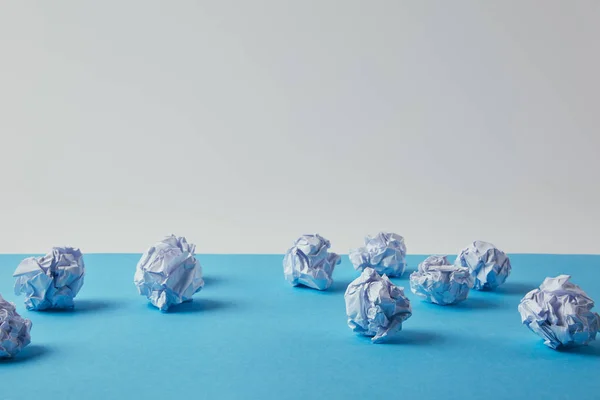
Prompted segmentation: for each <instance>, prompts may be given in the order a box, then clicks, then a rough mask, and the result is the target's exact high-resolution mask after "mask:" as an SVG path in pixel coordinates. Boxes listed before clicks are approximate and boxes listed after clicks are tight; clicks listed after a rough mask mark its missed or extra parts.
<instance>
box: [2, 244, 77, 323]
mask: <svg viewBox="0 0 600 400" xmlns="http://www.w3.org/2000/svg"><path fill="white" fill-rule="evenodd" d="M84 275H85V264H84V263H83V255H82V254H81V251H80V250H79V249H78V248H75V247H53V248H52V251H50V252H49V253H48V254H46V255H45V256H43V257H28V258H26V259H24V260H23V261H21V263H20V264H19V266H18V267H17V269H16V270H15V272H14V274H13V276H14V277H15V278H16V281H15V294H16V295H20V294H24V295H25V306H26V307H27V309H28V310H38V311H41V310H47V309H51V308H73V305H74V304H73V299H74V298H75V296H77V293H79V290H80V289H81V287H82V286H83V277H84Z"/></svg>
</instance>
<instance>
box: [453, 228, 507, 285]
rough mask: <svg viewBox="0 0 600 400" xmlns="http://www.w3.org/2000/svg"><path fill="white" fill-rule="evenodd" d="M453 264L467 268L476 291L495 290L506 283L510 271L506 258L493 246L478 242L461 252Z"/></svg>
mask: <svg viewBox="0 0 600 400" xmlns="http://www.w3.org/2000/svg"><path fill="white" fill-rule="evenodd" d="M455 264H456V265H460V266H461V267H467V268H469V272H470V273H471V276H472V277H473V279H474V286H473V288H474V289H476V290H494V289H496V288H497V287H498V286H500V285H502V284H503V283H504V282H505V281H506V278H507V277H508V275H510V271H511V266H510V260H509V259H508V256H507V255H506V254H505V253H504V252H503V251H502V250H499V249H497V248H496V247H495V246H494V245H493V244H491V243H487V242H482V241H480V240H476V241H474V242H473V243H472V244H471V245H470V246H469V247H467V248H466V249H464V250H463V251H461V252H460V254H459V255H458V257H457V258H456V261H455Z"/></svg>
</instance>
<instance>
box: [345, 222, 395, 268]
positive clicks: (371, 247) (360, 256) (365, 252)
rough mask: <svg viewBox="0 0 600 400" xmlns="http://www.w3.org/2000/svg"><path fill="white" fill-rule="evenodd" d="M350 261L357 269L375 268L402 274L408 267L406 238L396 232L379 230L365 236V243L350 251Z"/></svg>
mask: <svg viewBox="0 0 600 400" xmlns="http://www.w3.org/2000/svg"><path fill="white" fill-rule="evenodd" d="M349 256H350V261H352V264H353V265H354V268H355V269H356V270H359V271H362V270H364V269H365V268H373V269H374V270H375V271H377V272H378V273H379V274H381V275H383V274H385V275H387V276H392V277H395V276H402V274H403V273H404V269H405V268H406V261H405V258H406V245H405V244H404V238H403V237H402V236H400V235H397V234H395V233H387V232H379V233H378V234H377V235H375V236H367V237H365V245H364V246H363V247H359V248H358V249H355V250H351V251H350V255H349Z"/></svg>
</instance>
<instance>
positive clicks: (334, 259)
mask: <svg viewBox="0 0 600 400" xmlns="http://www.w3.org/2000/svg"><path fill="white" fill-rule="evenodd" d="M330 247H331V244H330V243H329V240H327V239H325V238H324V237H322V236H320V235H318V234H317V235H302V236H300V237H299V238H298V239H296V241H295V242H294V245H293V246H292V247H291V248H290V249H289V250H288V251H287V252H286V253H285V257H284V258H283V274H284V276H285V279H286V280H287V281H288V282H290V283H291V284H292V285H293V286H298V285H304V286H307V287H310V288H313V289H317V290H325V289H327V288H328V287H330V286H331V284H332V283H333V279H332V278H331V275H332V274H333V269H334V268H335V266H336V265H337V264H339V263H340V256H339V255H337V254H336V253H333V252H328V251H327V250H328V249H329V248H330Z"/></svg>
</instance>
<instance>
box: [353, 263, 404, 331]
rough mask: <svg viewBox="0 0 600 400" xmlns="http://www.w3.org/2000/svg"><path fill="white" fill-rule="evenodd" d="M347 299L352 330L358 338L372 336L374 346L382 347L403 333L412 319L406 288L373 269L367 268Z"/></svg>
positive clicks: (354, 283) (354, 284)
mask: <svg viewBox="0 0 600 400" xmlns="http://www.w3.org/2000/svg"><path fill="white" fill-rule="evenodd" d="M344 299H345V300H346V315H347V316H348V326H349V327H350V328H351V329H352V330H353V331H354V332H356V333H358V334H361V335H364V336H372V339H371V341H372V342H373V343H381V342H383V341H385V339H386V338H389V337H391V336H393V335H395V334H396V333H398V332H400V331H401V330H402V323H403V322H404V321H406V320H407V319H408V318H410V316H411V315H412V308H411V306H410V300H409V299H408V298H407V297H406V296H404V288H401V287H398V286H396V285H394V284H393V283H392V282H391V281H390V280H389V278H388V277H387V276H386V275H383V276H381V275H379V274H378V273H377V271H375V270H374V269H373V268H365V269H364V270H363V272H362V273H361V274H360V276H359V277H358V278H356V279H355V280H354V281H352V282H351V283H350V285H348V288H347V289H346V293H345V294H344Z"/></svg>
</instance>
